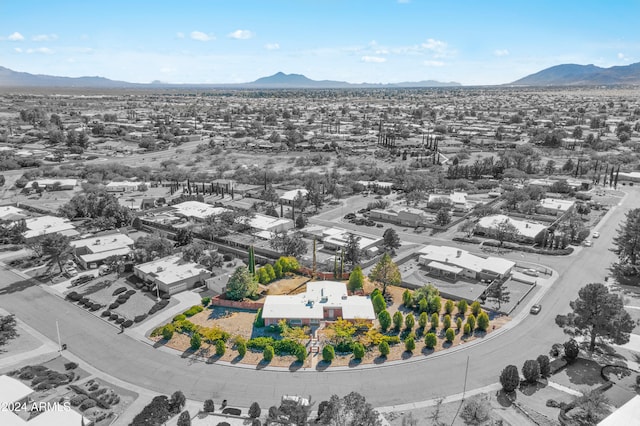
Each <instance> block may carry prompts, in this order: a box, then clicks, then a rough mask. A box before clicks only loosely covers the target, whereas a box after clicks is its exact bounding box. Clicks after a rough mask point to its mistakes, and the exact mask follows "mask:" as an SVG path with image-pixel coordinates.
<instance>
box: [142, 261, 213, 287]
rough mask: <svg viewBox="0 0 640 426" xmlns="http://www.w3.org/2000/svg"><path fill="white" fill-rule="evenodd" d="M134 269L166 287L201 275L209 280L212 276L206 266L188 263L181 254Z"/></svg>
mask: <svg viewBox="0 0 640 426" xmlns="http://www.w3.org/2000/svg"><path fill="white" fill-rule="evenodd" d="M134 269H138V270H139V271H140V272H142V273H144V274H146V275H150V276H152V277H153V278H155V279H156V280H157V281H159V282H161V283H163V284H165V285H171V284H173V283H176V282H179V281H182V280H185V279H188V278H191V277H195V276H199V275H206V278H209V276H210V275H211V274H210V273H209V271H208V270H207V269H206V268H205V267H204V266H202V265H199V264H197V263H193V262H187V261H186V260H183V259H182V256H181V255H180V254H174V255H171V256H167V257H163V258H162V259H158V260H153V261H151V262H147V263H143V264H141V265H136V266H134Z"/></svg>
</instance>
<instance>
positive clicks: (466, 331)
mask: <svg viewBox="0 0 640 426" xmlns="http://www.w3.org/2000/svg"><path fill="white" fill-rule="evenodd" d="M471 330H472V329H471V324H469V323H466V324H465V325H464V327H463V328H462V332H463V333H464V335H465V336H468V335H470V334H471Z"/></svg>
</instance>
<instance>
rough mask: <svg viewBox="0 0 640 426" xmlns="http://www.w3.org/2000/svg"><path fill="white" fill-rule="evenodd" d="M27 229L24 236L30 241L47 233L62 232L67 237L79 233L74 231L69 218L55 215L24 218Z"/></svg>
mask: <svg viewBox="0 0 640 426" xmlns="http://www.w3.org/2000/svg"><path fill="white" fill-rule="evenodd" d="M25 224H26V225H27V230H26V231H25V232H24V234H23V235H24V238H25V239H26V240H27V241H31V240H33V239H35V238H37V237H41V236H44V235H48V234H62V235H64V236H67V237H75V236H76V235H79V234H80V233H79V232H78V231H76V228H75V226H73V224H72V223H71V222H69V219H65V218H62V217H57V216H38V217H32V218H29V219H26V220H25Z"/></svg>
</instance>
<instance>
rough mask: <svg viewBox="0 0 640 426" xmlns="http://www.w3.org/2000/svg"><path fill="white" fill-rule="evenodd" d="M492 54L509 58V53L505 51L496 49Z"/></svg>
mask: <svg viewBox="0 0 640 426" xmlns="http://www.w3.org/2000/svg"><path fill="white" fill-rule="evenodd" d="M493 54H494V55H495V56H509V51H508V50H507V49H496V50H494V51H493Z"/></svg>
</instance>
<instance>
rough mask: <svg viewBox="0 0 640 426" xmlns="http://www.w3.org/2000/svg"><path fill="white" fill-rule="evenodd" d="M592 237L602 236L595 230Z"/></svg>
mask: <svg viewBox="0 0 640 426" xmlns="http://www.w3.org/2000/svg"><path fill="white" fill-rule="evenodd" d="M592 237H593V238H600V233H599V232H594V233H593V235H592Z"/></svg>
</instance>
